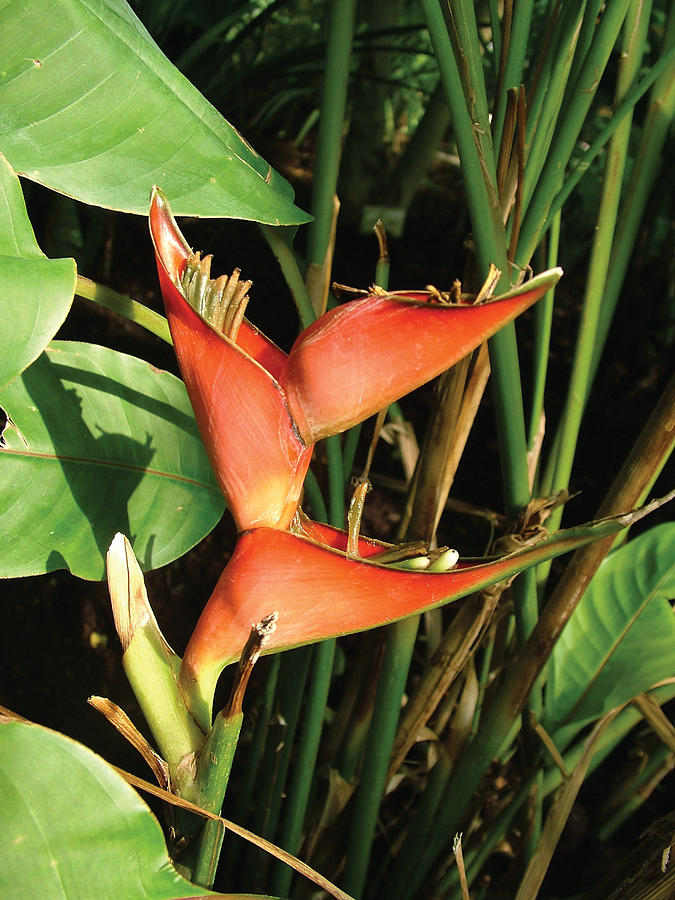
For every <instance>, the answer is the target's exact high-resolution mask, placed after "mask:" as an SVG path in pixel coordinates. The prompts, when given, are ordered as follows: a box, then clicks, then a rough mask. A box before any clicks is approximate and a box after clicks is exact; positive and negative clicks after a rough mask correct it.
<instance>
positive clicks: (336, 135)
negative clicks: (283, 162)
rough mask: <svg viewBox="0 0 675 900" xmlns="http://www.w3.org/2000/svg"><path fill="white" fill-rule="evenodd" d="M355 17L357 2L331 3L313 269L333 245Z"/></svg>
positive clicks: (310, 241) (310, 247)
mask: <svg viewBox="0 0 675 900" xmlns="http://www.w3.org/2000/svg"><path fill="white" fill-rule="evenodd" d="M355 16H356V0H331V2H330V8H329V20H328V25H327V31H328V44H327V48H326V64H325V67H324V75H323V83H322V88H321V102H320V108H321V115H320V118H319V133H318V136H317V158H316V168H315V170H314V183H313V188H312V204H311V207H312V214H313V216H314V221H313V222H312V223H311V225H310V226H309V234H308V238H307V261H308V263H309V265H310V266H312V265H313V266H319V267H322V266H323V265H324V261H325V258H326V252H327V250H328V247H329V244H330V234H331V227H332V221H333V197H334V196H335V192H336V188H337V178H338V171H339V168H340V154H341V148H342V132H343V128H344V119H345V107H346V103H347V87H348V83H349V66H350V57H351V47H352V36H353V31H354V19H355Z"/></svg>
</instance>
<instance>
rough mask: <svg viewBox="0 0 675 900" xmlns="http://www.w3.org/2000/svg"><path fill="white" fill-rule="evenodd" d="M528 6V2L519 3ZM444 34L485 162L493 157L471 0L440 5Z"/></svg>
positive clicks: (458, 0) (451, 0) (485, 94)
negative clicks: (444, 28)
mask: <svg viewBox="0 0 675 900" xmlns="http://www.w3.org/2000/svg"><path fill="white" fill-rule="evenodd" d="M523 5H524V6H528V5H529V2H526V3H524V4H523ZM442 8H443V10H444V11H446V12H447V11H448V9H449V12H450V15H446V23H447V27H448V33H449V35H450V37H451V39H452V41H453V45H454V51H455V59H456V60H457V63H458V69H459V74H460V78H461V79H462V84H463V94H464V97H465V99H466V101H467V106H468V110H469V115H470V116H471V121H472V122H473V127H474V134H475V136H476V141H477V143H478V145H479V146H480V147H481V152H482V154H483V156H484V157H485V158H486V159H490V158H494V152H493V149H492V131H491V130H490V115H489V107H488V99H487V92H486V90H485V77H484V75H483V54H482V52H481V48H480V41H479V40H478V27H477V25H476V12H475V9H474V4H473V2H472V0H449V2H448V4H447V5H443V7H442Z"/></svg>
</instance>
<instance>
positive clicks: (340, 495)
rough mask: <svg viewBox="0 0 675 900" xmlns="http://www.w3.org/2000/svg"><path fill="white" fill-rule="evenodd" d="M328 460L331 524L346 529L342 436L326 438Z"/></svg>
mask: <svg viewBox="0 0 675 900" xmlns="http://www.w3.org/2000/svg"><path fill="white" fill-rule="evenodd" d="M325 443H326V459H327V461H328V510H329V520H330V524H331V525H333V526H334V527H335V528H344V523H345V488H344V485H345V475H344V469H343V465H342V444H341V443H340V435H338V434H335V435H333V436H332V437H327V438H326V442H325Z"/></svg>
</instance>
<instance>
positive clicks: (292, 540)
mask: <svg viewBox="0 0 675 900" xmlns="http://www.w3.org/2000/svg"><path fill="white" fill-rule="evenodd" d="M621 527H624V526H623V525H622V524H621V523H620V522H618V521H617V520H613V519H605V520H601V521H600V522H598V523H596V524H595V525H593V526H592V527H588V526H586V527H584V528H582V529H578V530H575V529H569V530H567V531H560V532H558V533H557V534H555V535H553V536H551V537H549V538H547V539H544V540H542V541H540V542H538V543H537V544H534V545H531V546H525V547H524V548H523V549H522V550H519V551H517V552H516V553H512V554H509V555H508V556H504V557H502V558H500V559H496V560H490V561H489V562H485V563H481V564H479V565H470V566H467V565H462V564H460V565H458V566H456V567H455V568H453V569H451V570H450V571H448V572H442V573H438V574H437V573H431V572H427V571H424V570H422V571H405V570H402V569H400V568H395V567H392V566H387V565H380V564H378V563H377V562H374V561H373V560H372V558H371V559H369V557H372V556H373V555H374V554H376V553H380V552H381V551H382V550H383V547H384V545H382V544H381V543H379V542H377V541H370V540H368V539H363V538H361V539H360V540H359V554H360V556H361V558H359V559H354V558H350V557H348V556H347V555H346V554H345V553H344V552H342V550H343V549H344V547H345V546H346V539H347V536H346V533H345V532H343V531H339V530H337V529H335V528H331V527H330V526H328V525H318V524H317V523H311V522H309V523H307V532H308V533H309V534H310V535H311V538H308V537H305V536H302V535H298V534H291V533H290V532H287V531H278V530H276V529H271V528H257V529H256V530H255V531H251V532H247V533H246V534H242V535H240V536H239V540H238V542H237V546H236V548H235V551H234V554H233V556H232V558H231V559H230V561H229V563H228V564H227V566H226V568H225V571H224V572H223V574H222V575H221V577H220V580H219V581H218V584H217V585H216V588H215V590H214V592H213V594H212V596H211V598H210V600H209V602H208V603H207V605H206V607H205V609H204V611H203V612H202V615H201V617H200V619H199V622H198V623H197V627H196V628H195V630H194V632H193V634H192V637H191V638H190V641H189V643H188V647H187V650H186V651H185V656H184V657H183V665H182V668H181V676H180V678H181V685H182V688H183V691H184V694H185V696H186V697H189V698H190V708H191V711H192V713H193V715H195V716H196V717H197V720H198V721H199V722H200V724H201V725H202V727H206V726H207V724H208V723H209V721H210V709H211V702H212V698H213V691H214V689H215V685H216V681H217V679H218V676H219V674H220V672H221V671H222V669H223V668H224V667H225V666H226V665H228V664H229V663H232V662H234V661H235V660H237V659H238V658H239V655H240V653H241V649H242V647H243V646H244V644H245V642H246V639H247V638H248V635H249V632H250V630H251V625H252V623H254V622H259V621H260V620H261V619H263V618H264V617H265V616H267V615H269V614H270V613H272V612H276V613H278V620H277V628H276V631H275V632H274V634H273V635H270V637H269V639H268V642H267V643H266V645H265V650H264V652H265V653H274V652H278V651H280V650H286V649H289V648H291V647H297V646H300V645H302V644H307V643H310V642H312V641H318V640H324V639H326V638H330V637H336V636H338V635H343V634H351V633H354V632H357V631H364V630H366V629H369V628H374V627H376V626H378V625H383V624H386V623H389V622H394V621H396V620H397V619H402V618H404V617H405V616H409V615H413V614H415V613H419V612H423V611H424V610H427V609H431V608H432V607H435V606H440V605H441V604H443V603H447V602H449V601H451V600H457V599H459V598H460V597H465V596H466V595H468V594H471V593H474V592H475V591H477V590H481V589H482V588H484V587H486V586H488V585H490V584H495V583H496V582H498V581H501V580H503V579H506V578H509V577H511V576H512V575H515V574H516V573H518V572H520V571H522V570H523V569H525V568H528V567H530V566H533V565H536V564H538V563H540V562H543V561H544V560H547V559H551V558H553V557H554V556H558V555H560V554H561V553H566V552H568V551H570V550H573V549H575V548H576V547H578V546H581V545H583V544H585V543H588V542H589V541H591V540H595V539H597V538H598V537H602V536H604V535H605V534H607V533H614V532H616V531H618V530H619V529H620V528H621ZM318 540H321V542H322V543H318V542H317V541H318ZM334 548H335V549H334Z"/></svg>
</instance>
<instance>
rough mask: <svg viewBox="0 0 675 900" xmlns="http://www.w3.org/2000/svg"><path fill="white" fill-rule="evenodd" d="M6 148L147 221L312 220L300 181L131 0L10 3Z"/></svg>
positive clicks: (58, 184)
mask: <svg viewBox="0 0 675 900" xmlns="http://www.w3.org/2000/svg"><path fill="white" fill-rule="evenodd" d="M0 33H1V34H2V47H3V49H2V59H1V61H0V109H2V116H0V150H1V151H2V152H3V153H4V154H5V155H6V156H7V158H8V159H9V160H10V162H11V163H12V165H13V166H14V168H15V169H16V171H17V172H19V173H20V174H24V175H26V176H27V177H28V178H32V179H33V180H35V181H39V182H40V183H42V184H46V185H47V186H48V187H50V188H53V189H54V190H57V191H61V192H62V193H64V194H68V195H69V196H71V197H76V198H77V199H78V200H83V201H85V202H86V203H92V204H95V205H97V206H104V207H109V208H111V209H118V210H123V211H127V212H134V213H140V214H143V215H145V214H146V213H147V208H148V198H149V196H150V188H151V187H152V185H153V184H157V185H159V186H160V187H161V188H162V189H163V190H164V191H165V192H166V194H167V196H168V197H169V199H170V201H171V205H172V207H173V210H174V213H175V214H177V215H201V216H231V217H236V218H242V219H253V220H255V221H260V222H268V223H272V224H286V225H287V224H294V223H299V222H306V221H307V219H308V217H307V216H306V214H304V213H302V212H301V211H300V210H299V209H297V207H295V206H294V205H293V202H292V191H291V188H290V186H289V185H288V184H287V183H286V182H285V181H284V179H283V178H281V177H280V176H279V175H278V174H276V173H275V172H274V171H273V170H272V168H271V167H270V166H269V165H268V164H267V163H266V162H265V161H264V160H263V159H261V157H260V156H258V154H257V153H256V152H255V151H254V150H253V149H252V148H251V147H250V146H249V145H248V144H247V143H246V141H245V140H244V139H243V138H242V137H241V136H240V135H239V133H238V132H237V131H236V130H235V129H234V128H233V127H232V126H231V125H230V124H229V123H228V122H226V121H225V119H224V118H223V117H222V116H221V115H220V113H218V112H217V110H215V109H214V108H213V107H212V106H211V104H210V103H208V101H207V100H205V99H204V97H203V96H202V95H201V94H200V93H199V91H198V90H196V88H194V87H193V86H192V85H191V84H190V82H189V81H187V79H185V78H184V77H183V76H182V75H181V73H180V72H179V71H178V70H177V69H176V68H175V67H174V66H173V65H172V64H171V63H170V62H169V61H168V59H167V58H166V57H165V56H164V55H163V54H162V52H161V51H160V49H159V48H158V47H157V45H156V44H155V43H154V41H153V40H152V38H151V37H150V35H149V34H148V33H147V31H146V30H145V28H144V27H143V26H142V25H141V23H140V22H139V21H138V19H137V18H136V16H135V15H134V13H133V12H132V11H131V9H130V8H129V6H128V5H127V4H126V3H124V2H123V0H107V2H104V0H4V2H2V0H0Z"/></svg>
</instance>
